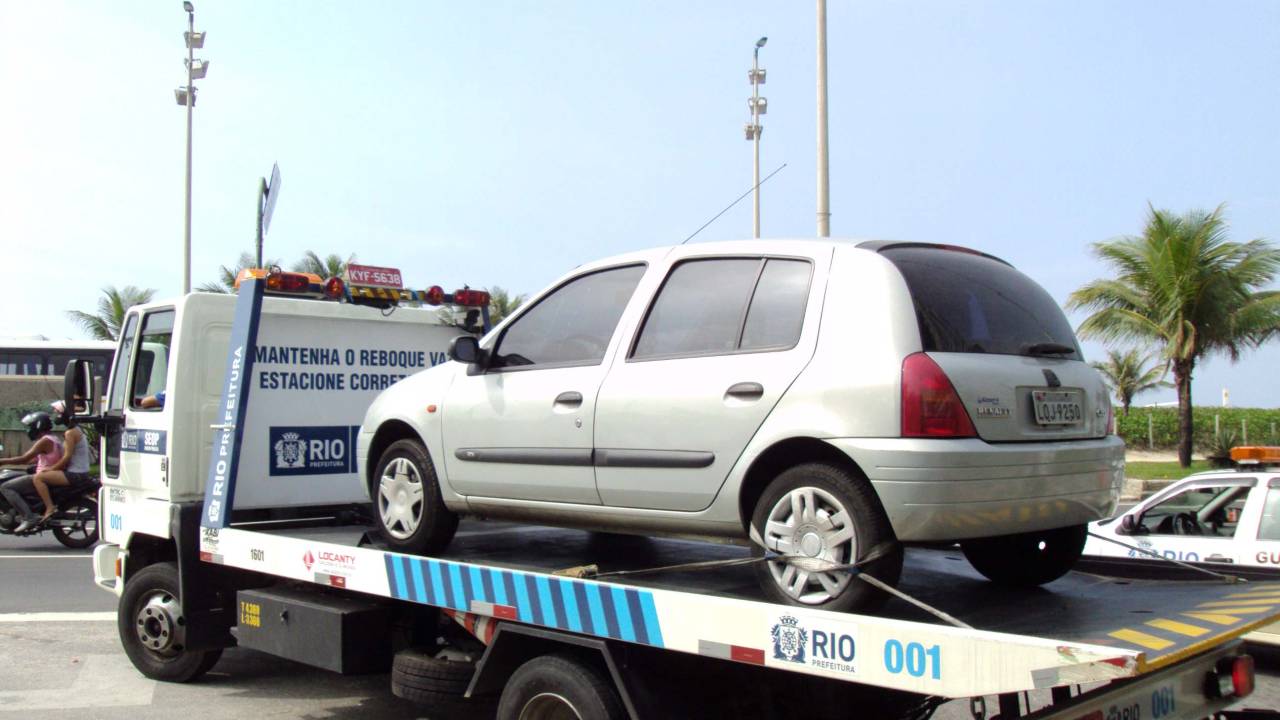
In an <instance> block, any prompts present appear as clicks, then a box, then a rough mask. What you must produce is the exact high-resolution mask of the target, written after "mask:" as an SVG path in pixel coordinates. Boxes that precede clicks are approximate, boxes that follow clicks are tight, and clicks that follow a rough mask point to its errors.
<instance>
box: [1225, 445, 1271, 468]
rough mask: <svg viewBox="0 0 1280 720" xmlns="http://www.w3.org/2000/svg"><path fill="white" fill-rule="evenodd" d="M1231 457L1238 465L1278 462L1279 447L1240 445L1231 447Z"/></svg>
mask: <svg viewBox="0 0 1280 720" xmlns="http://www.w3.org/2000/svg"><path fill="white" fill-rule="evenodd" d="M1231 459H1232V460H1234V461H1235V462H1236V463H1238V464H1240V465H1275V464H1280V447H1276V446H1274V445H1241V446H1240V447H1233V448H1231Z"/></svg>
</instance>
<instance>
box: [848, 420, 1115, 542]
mask: <svg viewBox="0 0 1280 720" xmlns="http://www.w3.org/2000/svg"><path fill="white" fill-rule="evenodd" d="M828 442H830V443H831V444H832V445H834V446H836V447H837V448H840V449H841V450H843V451H844V452H845V453H846V454H848V455H849V457H850V458H852V459H853V460H854V462H856V463H858V466H859V467H860V468H862V471H863V472H864V473H866V475H867V477H868V478H869V479H870V480H871V484H872V486H874V487H875V489H876V492H877V494H878V495H879V496H880V501H881V503H883V504H884V508H885V511H886V513H888V515H889V521H890V522H891V523H892V525H893V529H894V532H896V533H897V536H898V539H899V540H902V541H904V542H937V541H948V540H963V539H966V538H973V537H993V536H996V535H1010V534H1013V533H1020V532H1030V531H1033V530H1045V529H1050V528H1057V527H1065V526H1068V525H1083V524H1085V523H1088V522H1092V521H1094V520H1098V519H1100V518H1104V517H1108V516H1109V515H1110V514H1111V513H1112V512H1114V510H1115V507H1116V503H1117V502H1118V501H1119V498H1120V489H1121V486H1122V485H1123V483H1124V441H1123V440H1121V439H1120V438H1119V437H1117V436H1115V435H1111V436H1108V437H1105V438H1097V439H1093V440H1080V441H1072V442H1049V443H1004V444H991V443H987V442H985V441H983V440H979V439H961V440H935V439H927V438H919V439H917V438H837V439H833V440H828Z"/></svg>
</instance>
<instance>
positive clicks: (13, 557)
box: [0, 554, 93, 560]
mask: <svg viewBox="0 0 1280 720" xmlns="http://www.w3.org/2000/svg"><path fill="white" fill-rule="evenodd" d="M91 557H93V556H92V555H66V554H63V555H0V560H27V559H31V560H49V559H52V558H56V559H59V560H61V559H62V558H77V559H78V558H91Z"/></svg>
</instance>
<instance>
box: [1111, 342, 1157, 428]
mask: <svg viewBox="0 0 1280 720" xmlns="http://www.w3.org/2000/svg"><path fill="white" fill-rule="evenodd" d="M1151 360H1152V357H1151V356H1150V355H1146V354H1143V353H1141V352H1139V351H1138V349H1137V348H1134V349H1132V350H1125V351H1120V350H1108V351H1107V361H1106V362H1096V363H1093V367H1094V368H1095V369H1097V371H1098V372H1100V373H1102V377H1103V378H1105V379H1106V381H1107V384H1108V385H1110V386H1111V389H1112V390H1114V391H1115V393H1116V401H1118V402H1119V403H1120V405H1121V406H1122V407H1124V414H1125V416H1126V417H1127V416H1128V415H1129V406H1130V405H1132V404H1133V398H1134V396H1136V395H1137V394H1138V393H1141V392H1146V391H1147V390H1154V389H1156V388H1161V387H1171V386H1170V384H1169V383H1167V382H1165V380H1164V375H1165V373H1166V372H1168V371H1169V368H1168V366H1167V365H1162V364H1156V365H1153V366H1151V367H1149V368H1148V367H1147V363H1149V362H1151Z"/></svg>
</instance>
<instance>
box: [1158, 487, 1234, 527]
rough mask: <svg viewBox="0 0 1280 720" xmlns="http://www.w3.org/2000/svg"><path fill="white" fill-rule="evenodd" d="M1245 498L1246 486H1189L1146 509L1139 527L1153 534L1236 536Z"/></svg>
mask: <svg viewBox="0 0 1280 720" xmlns="http://www.w3.org/2000/svg"><path fill="white" fill-rule="evenodd" d="M1248 497H1249V486H1247V485H1206V486H1200V487H1194V488H1188V489H1187V490H1184V491H1182V492H1180V493H1177V494H1175V495H1173V496H1172V497H1169V498H1167V499H1165V500H1163V501H1161V502H1160V503H1157V504H1156V505H1153V506H1151V507H1150V508H1148V509H1147V510H1146V512H1144V513H1143V514H1142V526H1143V527H1144V528H1146V531H1147V532H1148V533H1150V534H1152V535H1200V536H1204V537H1218V538H1230V537H1235V534H1236V527H1237V525H1238V524H1239V523H1240V514H1241V513H1242V512H1244V505H1245V501H1246V500H1248Z"/></svg>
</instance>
